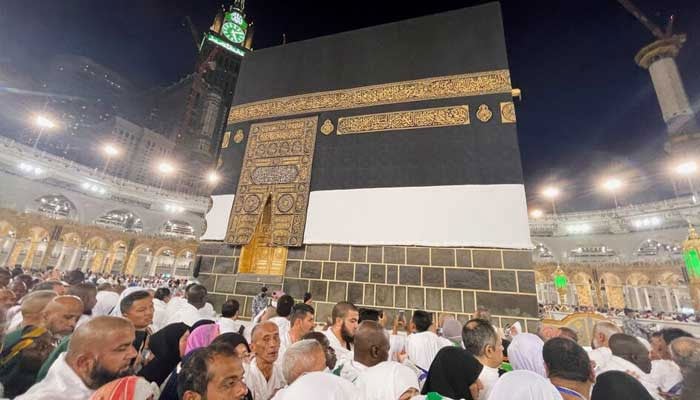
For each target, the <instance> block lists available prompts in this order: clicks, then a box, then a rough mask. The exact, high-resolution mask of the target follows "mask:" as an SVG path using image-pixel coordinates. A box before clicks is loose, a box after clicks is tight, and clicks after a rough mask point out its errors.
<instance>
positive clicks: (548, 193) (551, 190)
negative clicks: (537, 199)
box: [542, 186, 559, 217]
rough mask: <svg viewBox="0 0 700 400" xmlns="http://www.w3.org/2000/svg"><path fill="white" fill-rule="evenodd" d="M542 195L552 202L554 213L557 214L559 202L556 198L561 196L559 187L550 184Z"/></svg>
mask: <svg viewBox="0 0 700 400" xmlns="http://www.w3.org/2000/svg"><path fill="white" fill-rule="evenodd" d="M542 195H543V196H544V197H546V198H548V199H549V200H550V201H551V202H552V215H553V216H554V217H556V216H557V204H556V202H555V200H556V198H557V197H559V189H557V188H555V187H554V186H548V187H546V188H544V190H543V191H542Z"/></svg>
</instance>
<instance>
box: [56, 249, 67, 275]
mask: <svg viewBox="0 0 700 400" xmlns="http://www.w3.org/2000/svg"><path fill="white" fill-rule="evenodd" d="M65 255H66V245H65V244H64V243H61V252H60V253H59V254H58V259H57V260H56V269H57V270H59V271H63V269H61V263H63V257H64V256H65Z"/></svg>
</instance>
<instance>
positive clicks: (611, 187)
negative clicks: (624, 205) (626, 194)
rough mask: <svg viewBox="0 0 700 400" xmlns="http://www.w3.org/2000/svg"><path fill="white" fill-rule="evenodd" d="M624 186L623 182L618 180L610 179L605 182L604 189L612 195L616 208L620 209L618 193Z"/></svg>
mask: <svg viewBox="0 0 700 400" xmlns="http://www.w3.org/2000/svg"><path fill="white" fill-rule="evenodd" d="M623 185H624V184H623V183H622V181H621V180H620V179H618V178H608V179H607V180H606V181H605V182H603V188H604V189H605V190H607V191H608V192H610V193H612V195H613V200H614V201H615V208H618V207H619V205H618V203H617V191H618V190H620V188H622V186H623Z"/></svg>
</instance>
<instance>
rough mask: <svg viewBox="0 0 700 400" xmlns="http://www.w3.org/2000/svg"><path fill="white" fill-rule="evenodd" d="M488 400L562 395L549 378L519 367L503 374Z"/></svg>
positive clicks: (541, 399)
mask: <svg viewBox="0 0 700 400" xmlns="http://www.w3.org/2000/svg"><path fill="white" fill-rule="evenodd" d="M518 336H520V335H518ZM479 400H482V398H481V393H479ZM489 400H562V397H561V394H559V391H558V390H557V388H555V387H554V385H552V383H551V382H549V380H547V379H545V378H544V377H542V376H541V375H539V374H537V373H535V372H532V371H529V370H526V369H521V370H517V371H511V372H508V373H506V374H504V375H503V376H502V377H501V378H500V379H499V380H498V382H496V385H494V387H493V389H492V390H491V394H490V395H489ZM612 400H614V399H612Z"/></svg>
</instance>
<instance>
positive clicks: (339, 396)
mask: <svg viewBox="0 0 700 400" xmlns="http://www.w3.org/2000/svg"><path fill="white" fill-rule="evenodd" d="M283 398H284V400H309V399H324V400H360V399H362V397H361V395H360V392H359V391H358V390H357V388H355V386H354V385H353V384H352V383H350V382H348V381H346V380H345V379H343V378H341V377H338V376H335V375H333V374H329V373H327V372H311V373H308V374H306V375H303V376H301V377H300V378H299V379H297V380H295V381H294V383H292V384H291V385H289V387H287V389H285V391H284V396H283Z"/></svg>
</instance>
